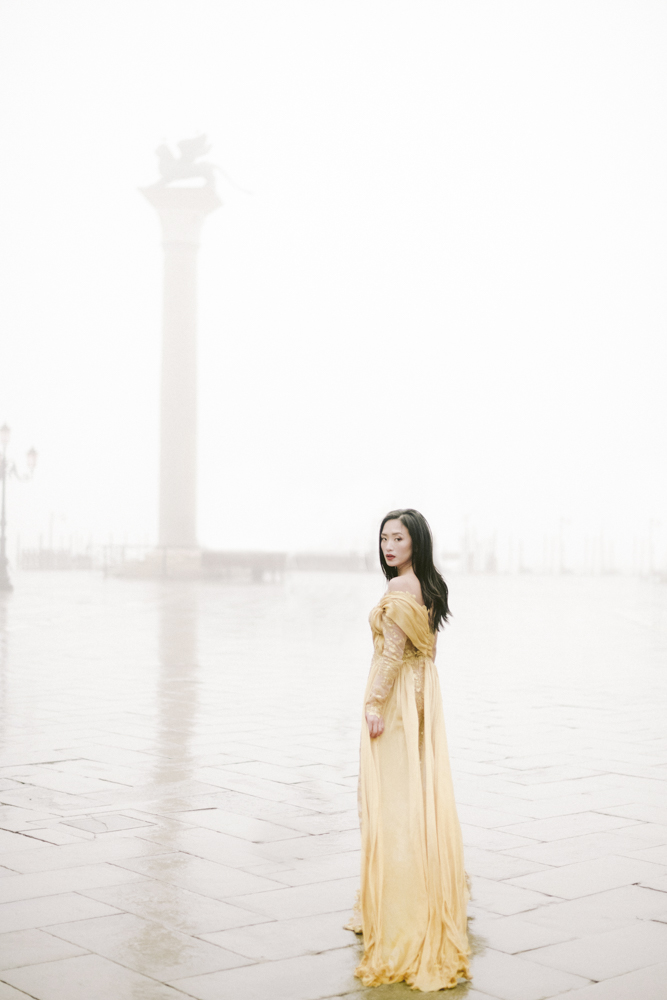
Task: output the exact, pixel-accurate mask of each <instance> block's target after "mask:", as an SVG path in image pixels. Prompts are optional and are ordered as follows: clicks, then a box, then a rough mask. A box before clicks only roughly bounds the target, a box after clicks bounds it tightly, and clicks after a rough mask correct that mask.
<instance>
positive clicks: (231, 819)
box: [196, 809, 304, 843]
mask: <svg viewBox="0 0 667 1000" xmlns="http://www.w3.org/2000/svg"><path fill="white" fill-rule="evenodd" d="M196 820H197V824H198V825H199V826H203V827H205V828H207V829H209V830H217V831H218V832H219V833H226V834H229V836H232V837H239V838H241V839H242V840H249V841H250V842H251V843H264V842H266V841H274V840H293V839H294V838H296V837H299V836H303V835H304V834H302V833H299V832H298V831H297V830H291V829H289V827H286V826H279V825H278V824H276V823H267V822H266V820H262V819H253V818H252V817H250V816H239V815H237V814H236V813H233V812H229V811H228V810H222V809H206V810H202V812H201V815H199V816H197V817H196Z"/></svg>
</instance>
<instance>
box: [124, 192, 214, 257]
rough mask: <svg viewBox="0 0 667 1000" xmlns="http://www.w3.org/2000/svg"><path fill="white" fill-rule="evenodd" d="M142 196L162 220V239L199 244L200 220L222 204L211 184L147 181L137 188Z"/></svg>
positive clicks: (168, 241)
mask: <svg viewBox="0 0 667 1000" xmlns="http://www.w3.org/2000/svg"><path fill="white" fill-rule="evenodd" d="M139 190H140V191H141V193H142V194H143V196H144V197H145V198H147V199H148V201H150V203H151V205H152V206H153V208H155V209H157V212H158V215H159V216H160V222H161V223H162V235H163V238H164V242H165V243H188V244H190V245H192V246H198V245H199V234H200V232H201V226H202V222H203V221H204V219H205V218H206V216H207V215H209V214H210V213H211V212H214V211H215V209H216V208H219V207H220V205H222V201H221V200H220V198H218V196H217V194H216V193H215V191H214V189H213V187H212V186H211V185H210V184H204V185H203V186H201V187H168V186H167V185H166V184H151V185H150V186H149V187H142V188H139Z"/></svg>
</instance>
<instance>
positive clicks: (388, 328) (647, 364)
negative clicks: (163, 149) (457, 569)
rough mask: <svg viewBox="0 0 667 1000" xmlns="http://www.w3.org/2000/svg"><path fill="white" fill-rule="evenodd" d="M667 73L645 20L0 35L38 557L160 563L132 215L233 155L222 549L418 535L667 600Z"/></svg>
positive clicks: (220, 220) (283, 14)
mask: <svg viewBox="0 0 667 1000" xmlns="http://www.w3.org/2000/svg"><path fill="white" fill-rule="evenodd" d="M666 41H667V7H666V6H665V5H664V4H663V3H661V2H652V0H640V2H633V3H629V2H622V3H619V2H614V0H604V2H597V0H583V2H582V0H577V2H572V0H558V2H541V3H539V4H535V3H532V2H515V0H507V2H502V3H498V2H480V0H474V2H470V0H459V2H443V0H438V2H429V0H419V2H418V3H408V2H392V0H389V2H387V0H383V2H381V3H380V2H373V0H353V2H351V0H335V2H334V0H318V2H312V0H308V2H305V0H304V2H297V0H281V2H280V3H274V2H268V0H267V2H254V0H242V2H241V0H237V2H214V0H194V2H192V0H189V2H187V3H186V2H183V0H160V2H159V3H157V2H147V0H133V2H131V3H130V2H127V0H116V2H114V3H113V4H110V3H109V4H90V3H88V2H77V0H64V2H63V0H61V2H59V3H57V4H53V3H49V2H43V0H2V3H1V4H0V99H1V101H2V112H1V114H2V135H3V140H4V142H3V145H4V155H3V171H2V174H3V179H2V183H1V184H0V200H1V213H2V219H3V227H2V239H0V252H1V254H2V260H1V265H0V266H1V267H2V274H3V278H4V281H3V286H4V289H3V295H2V297H1V298H0V337H1V358H2V365H1V366H0V422H3V421H6V422H7V423H8V424H9V425H10V426H11V428H12V442H11V445H10V450H11V453H12V456H13V457H15V458H16V460H17V462H19V464H20V463H21V462H22V461H23V455H24V454H25V451H26V450H27V449H28V448H29V447H30V446H31V445H34V446H35V447H36V448H37V450H38V452H39V460H38V467H37V472H36V474H35V478H34V480H33V481H32V482H31V483H29V484H19V483H11V484H10V486H9V501H8V502H9V514H8V517H9V532H10V535H9V554H10V557H12V556H13V552H14V545H15V542H16V539H17V536H20V538H21V543H22V544H23V545H26V546H27V545H37V544H38V543H39V540H40V538H41V539H42V543H43V544H44V545H47V544H48V545H52V546H57V545H69V544H73V545H83V544H86V543H87V542H88V541H92V542H95V543H104V542H107V541H109V540H110V539H113V540H114V541H116V542H120V541H126V542H136V543H141V544H146V545H150V544H153V543H155V541H156V538H157V464H158V389H159V357H160V337H161V280H162V251H161V246H160V232H159V225H158V220H157V217H156V214H155V212H154V211H153V209H152V208H151V207H150V206H149V205H148V204H147V203H146V201H145V199H143V198H142V196H141V194H140V193H139V191H138V188H139V187H140V186H142V185H146V184H150V183H152V182H153V181H154V180H156V179H157V176H158V175H157V163H156V157H155V152H154V151H155V147H156V146H157V145H158V144H159V143H160V142H162V141H167V142H169V143H170V144H172V147H173V145H174V143H175V142H176V141H177V140H179V139H182V138H187V137H190V136H193V135H196V134H198V133H199V132H206V133H207V135H208V137H209V140H210V142H211V144H212V147H213V148H212V153H211V155H210V156H209V157H208V159H211V160H213V161H214V162H216V163H218V164H220V166H221V167H222V168H223V169H224V170H225V171H226V173H227V174H228V175H229V177H230V178H232V179H233V181H234V182H235V183H230V182H229V181H227V180H226V179H225V178H224V177H222V178H221V179H220V183H219V193H220V196H221V197H222V199H223V201H224V205H223V207H222V208H221V209H219V210H218V211H217V212H215V213H214V214H213V215H212V216H211V218H210V219H208V220H207V221H206V223H205V226H204V229H203V238H202V246H201V251H200V259H199V278H200V285H199V351H200V353H199V359H200V378H199V406H200V434H199V463H200V467H199V539H200V542H201V544H202V545H203V546H205V547H209V548H221V549H222V548H227V549H237V548H238V549H253V548H257V549H279V550H287V551H296V550H306V549H315V550H321V551H352V550H357V551H364V550H366V549H369V548H373V547H374V544H375V537H376V531H377V522H378V520H379V518H380V517H381V516H382V515H383V514H384V513H385V512H386V511H387V510H389V509H391V508H392V507H396V506H414V507H417V508H419V509H420V510H422V512H423V513H424V514H425V515H426V517H427V518H428V519H429V521H430V522H431V525H432V527H433V529H434V532H435V535H436V541H437V545H438V551H439V552H441V553H442V552H445V551H448V552H455V551H458V550H460V548H461V546H462V544H463V542H462V539H464V538H465V537H466V533H467V534H468V537H470V536H471V535H474V537H475V538H476V539H477V540H478V541H479V544H480V545H481V546H482V548H483V547H484V545H487V543H488V544H489V545H491V544H493V539H494V538H495V545H496V549H497V552H498V556H499V559H500V565H501V568H502V567H505V568H517V567H518V566H519V564H520V563H521V562H522V561H525V563H526V565H529V566H533V567H534V568H548V569H554V568H556V569H557V568H559V566H560V568H565V567H566V566H567V567H569V568H579V569H582V568H583V569H586V568H588V569H594V570H600V569H604V568H605V566H606V567H607V568H611V567H612V566H616V567H617V568H623V569H634V570H637V569H641V570H642V571H647V570H650V569H653V570H656V571H662V572H665V571H667V535H666V531H665V524H664V523H663V518H664V511H665V503H666V500H667V463H666V462H665V440H666V438H667V414H666V410H665V402H664V401H665V355H666V351H665V328H666V325H667V300H666V297H665V291H664V289H665V274H666V271H667V236H666V234H667V192H666V184H665V178H666V177H667V124H666V123H667V116H666V114H665V112H666V110H667V108H666V104H667V60H666V59H665V43H666ZM246 192H247V193H246ZM563 553H565V555H564V554H563Z"/></svg>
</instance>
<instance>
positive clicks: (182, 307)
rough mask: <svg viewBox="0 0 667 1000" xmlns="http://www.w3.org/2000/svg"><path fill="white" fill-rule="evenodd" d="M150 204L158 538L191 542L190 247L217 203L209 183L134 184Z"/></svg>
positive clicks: (193, 356)
mask: <svg viewBox="0 0 667 1000" xmlns="http://www.w3.org/2000/svg"><path fill="white" fill-rule="evenodd" d="M141 191H142V194H144V195H145V196H146V198H148V200H149V201H150V203H151V205H153V207H154V208H156V209H157V212H158V215H159V216H160V222H161V223H162V236H163V246H164V291H163V311H162V368H161V381H160V494H159V544H160V545H162V546H168V547H170V548H172V547H173V548H177V547H178V548H188V549H195V548H196V547H197V250H198V249H199V234H200V232H201V227H202V223H203V221H204V219H205V217H206V216H207V215H208V214H209V212H212V211H214V210H215V209H216V208H218V206H219V205H221V204H222V202H221V201H220V199H219V198H218V196H217V195H216V193H215V191H214V190H213V187H212V186H211V185H210V184H206V185H204V186H203V187H169V186H167V185H154V186H152V187H146V188H141Z"/></svg>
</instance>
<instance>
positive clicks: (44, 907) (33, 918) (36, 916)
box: [0, 892, 117, 933]
mask: <svg viewBox="0 0 667 1000" xmlns="http://www.w3.org/2000/svg"><path fill="white" fill-rule="evenodd" d="M111 913H117V910H116V909H115V908H114V907H112V906H106V905H105V904H104V903H98V902H97V901H96V900H94V899H86V898H85V897H84V896H79V895H78V894H77V893H75V892H63V893H60V894H59V895H57V896H40V897H39V898H38V899H22V900H19V901H17V902H15V903H3V905H2V906H0V933H8V932H9V931H22V930H28V929H30V928H33V927H50V926H51V925H52V924H57V923H62V922H63V921H65V920H86V919H87V918H89V917H100V916H106V915H107V914H111Z"/></svg>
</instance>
